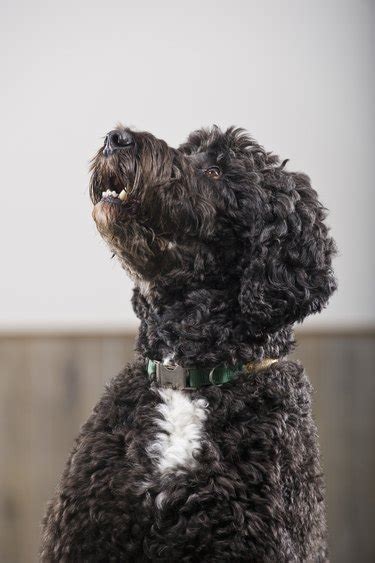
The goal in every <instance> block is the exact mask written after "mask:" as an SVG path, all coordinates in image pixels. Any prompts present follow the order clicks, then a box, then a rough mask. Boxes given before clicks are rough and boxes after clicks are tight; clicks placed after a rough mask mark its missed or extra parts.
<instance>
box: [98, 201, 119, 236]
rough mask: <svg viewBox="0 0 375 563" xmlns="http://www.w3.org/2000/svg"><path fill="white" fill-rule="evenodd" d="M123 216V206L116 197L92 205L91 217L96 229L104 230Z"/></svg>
mask: <svg viewBox="0 0 375 563" xmlns="http://www.w3.org/2000/svg"><path fill="white" fill-rule="evenodd" d="M123 215H124V205H123V202H122V201H121V200H119V199H118V197H106V198H103V199H101V200H100V201H99V202H98V203H97V204H96V205H94V208H93V211H92V216H93V218H94V221H95V223H96V225H97V226H98V228H101V229H105V228H107V227H109V226H110V225H111V224H113V223H116V222H118V221H119V220H120V219H121V217H122V216H123Z"/></svg>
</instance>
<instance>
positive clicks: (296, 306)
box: [91, 127, 336, 334]
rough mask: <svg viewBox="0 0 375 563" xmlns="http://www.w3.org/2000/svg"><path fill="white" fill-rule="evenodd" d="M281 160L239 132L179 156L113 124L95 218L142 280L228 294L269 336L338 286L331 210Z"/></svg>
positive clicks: (97, 169) (252, 325)
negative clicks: (330, 231) (328, 216)
mask: <svg viewBox="0 0 375 563" xmlns="http://www.w3.org/2000/svg"><path fill="white" fill-rule="evenodd" d="M285 164H286V163H285V162H283V163H280V161H279V158H278V157H277V156H275V155H272V154H270V153H267V152H266V151H265V150H264V149H263V148H262V147H261V146H260V145H258V144H257V143H256V142H255V141H254V140H253V139H251V138H250V137H249V136H248V135H246V134H245V133H244V131H243V130H241V129H235V128H230V129H228V130H227V131H226V132H222V131H221V130H220V129H219V128H217V127H213V128H212V129H210V130H205V129H202V130H199V131H196V132H194V133H192V134H191V135H190V136H189V138H188V140H187V142H186V143H185V144H183V145H181V146H180V147H179V149H178V150H176V149H173V148H171V147H169V146H168V145H167V144H166V143H165V142H164V141H162V140H159V139H156V138H155V137H154V136H153V135H151V134H149V133H139V132H134V131H131V130H129V129H125V128H123V127H118V128H117V129H116V130H114V131H112V132H110V133H109V134H108V135H107V137H106V140H105V143H104V146H103V147H102V148H101V149H100V150H99V151H98V153H97V155H96V157H95V158H94V160H93V165H92V171H93V174H92V179H91V198H92V201H93V203H94V210H93V216H94V219H95V222H96V224H97V227H98V229H99V231H100V233H101V235H102V236H103V237H104V239H105V240H106V241H107V242H108V244H109V246H110V247H111V249H112V251H113V252H114V253H115V254H116V255H117V256H118V257H119V259H120V261H121V262H122V264H123V266H124V267H125V269H127V270H128V271H129V272H130V273H131V275H132V276H133V278H134V279H135V280H136V283H140V282H149V283H151V284H152V285H153V286H154V287H158V286H163V287H165V286H167V285H168V283H169V284H171V285H174V287H175V290H176V291H180V292H181V291H184V289H189V288H192V287H193V288H196V289H199V288H202V289H209V288H212V289H218V288H220V289H225V290H226V291H227V293H228V301H230V302H231V306H232V307H235V313H237V314H238V315H239V317H241V318H242V319H243V320H244V322H246V325H247V326H248V328H249V329H250V330H251V332H253V333H254V334H259V333H262V332H265V331H266V332H274V331H276V330H278V329H279V328H281V327H283V326H285V325H288V324H291V323H293V322H295V321H301V320H302V319H303V318H304V317H306V316H307V315H308V314H310V313H315V312H318V311H320V310H321V309H322V308H323V307H324V305H325V304H326V302H327V300H328V298H329V296H330V295H331V293H332V292H333V291H334V289H335V287H336V285H335V279H334V277H333V273H332V269H331V258H332V256H333V254H334V252H335V245H334V242H333V240H332V239H331V238H330V237H329V234H328V228H327V227H326V225H325V223H324V220H325V216H326V213H325V210H324V208H323V207H322V205H321V204H320V203H319V201H318V199H317V194H316V192H315V190H314V189H313V188H312V187H311V185H310V180H309V178H308V177H307V176H306V175H305V174H301V173H294V172H289V171H287V170H285Z"/></svg>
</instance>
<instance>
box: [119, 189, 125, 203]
mask: <svg viewBox="0 0 375 563" xmlns="http://www.w3.org/2000/svg"><path fill="white" fill-rule="evenodd" d="M118 197H119V199H121V201H125V200H126V198H127V193H126V191H125V190H122V191H121V192H120V193H119V194H118Z"/></svg>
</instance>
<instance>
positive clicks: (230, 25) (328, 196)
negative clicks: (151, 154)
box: [0, 0, 375, 330]
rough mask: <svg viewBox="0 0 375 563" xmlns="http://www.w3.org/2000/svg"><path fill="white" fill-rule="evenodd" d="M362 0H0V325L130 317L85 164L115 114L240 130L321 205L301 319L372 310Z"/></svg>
mask: <svg viewBox="0 0 375 563" xmlns="http://www.w3.org/2000/svg"><path fill="white" fill-rule="evenodd" d="M374 7H375V4H374V3H373V2H371V1H358V0H353V1H343V0H336V1H335V0H330V1H327V0H321V1H318V0H315V1H314V2H309V1H307V0H304V1H301V0H288V1H285V2H279V1H278V0H275V1H263V2H259V1H256V0H254V1H249V0H246V1H238V0H232V1H231V2H227V1H220V0H206V1H205V2H202V1H198V0H190V1H189V2H178V1H176V0H168V1H167V0H158V1H152V0H149V1H145V0H137V1H136V0H132V1H129V0H119V1H111V0H107V1H106V2H104V1H103V0H101V1H97V0H79V1H70V0H69V1H67V0H64V1H63V2H58V1H48V0H45V1H38V0H33V2H28V1H24V2H22V1H13V2H5V1H4V0H2V2H1V30H0V31H1V43H2V45H1V51H0V56H1V59H2V63H1V67H2V69H1V78H2V89H1V96H2V100H1V104H0V111H1V136H0V142H1V147H0V149H1V150H0V154H1V159H2V164H1V177H2V192H1V200H0V201H1V203H0V205H1V207H0V209H1V221H0V229H1V232H0V240H1V245H2V248H1V255H2V260H1V265H2V268H1V276H0V280H1V282H0V283H1V292H0V311H1V319H0V328H1V329H3V330H9V329H17V330H23V329H28V328H40V329H48V328H55V329H61V328H73V329H87V328H91V329H106V328H114V329H116V328H118V327H121V328H126V327H132V326H134V323H135V322H136V321H135V317H134V316H133V313H132V310H131V306H130V302H129V300H130V295H131V283H130V281H129V280H128V279H127V277H126V275H125V273H124V272H123V271H122V270H121V269H120V267H119V265H118V264H117V263H116V262H115V261H114V260H110V253H109V251H108V250H107V249H106V247H105V246H104V243H102V242H101V240H100V238H99V235H97V233H96V230H95V227H94V224H93V221H92V220H91V206H90V203H89V198H88V190H87V186H88V161H89V158H90V157H91V156H92V155H93V154H94V152H95V150H96V149H97V147H98V146H99V143H101V142H102V138H103V135H104V134H105V132H106V131H107V130H109V129H111V128H112V127H113V125H114V124H115V123H116V122H117V121H119V120H121V121H123V122H124V123H125V124H128V125H134V126H136V127H137V128H139V129H148V130H150V131H151V132H153V133H154V134H156V135H157V136H160V137H162V138H164V139H165V140H166V141H168V142H169V143H170V144H172V145H176V144H178V143H179V142H181V141H182V140H183V139H184V138H185V137H186V135H187V133H188V132H189V131H191V130H193V129H195V128H197V127H200V126H201V125H210V124H212V123H217V124H219V125H221V126H223V127H226V126H228V125H230V124H236V125H240V126H242V127H245V128H247V129H248V130H249V131H250V132H251V133H252V134H253V135H254V136H255V138H256V139H257V140H258V141H259V142H261V143H262V144H264V145H265V146H266V147H267V149H270V150H274V151H276V152H277V153H279V154H280V155H281V156H282V158H290V163H289V168H290V169H292V168H293V169H301V170H304V171H306V172H308V173H309V174H310V176H311V177H312V180H313V184H314V185H315V187H316V188H317V189H318V191H319V193H320V195H321V199H322V201H323V202H324V203H325V205H326V206H327V207H328V208H329V209H330V210H331V214H330V224H331V226H332V229H333V233H334V235H335V238H336V239H337V242H338V245H339V248H340V257H339V259H337V261H336V269H337V274H338V277H339V281H340V291H339V292H338V293H337V295H336V296H335V297H334V298H333V299H332V302H331V305H330V307H329V308H328V309H327V311H326V312H325V313H324V314H323V315H321V316H320V317H318V318H316V319H313V320H312V321H309V322H311V323H312V324H315V325H319V326H322V325H324V326H328V325H334V326H336V325H338V324H346V325H361V324H362V325H363V324H369V323H372V322H373V321H374V319H375V311H374V308H375V307H374V297H373V274H374V252H373V237H372V234H373V233H372V231H373V229H372V223H373V209H374V203H375V202H374V186H373V184H374V180H373V177H372V176H373V170H372V169H373V162H374V159H375V157H374V137H375V134H374V99H375V96H374V93H375V92H374V90H375V88H374V70H373V69H374V65H373V61H372V60H371V58H372V54H373V46H374V45H373V39H372V37H373V35H374V12H375V10H374Z"/></svg>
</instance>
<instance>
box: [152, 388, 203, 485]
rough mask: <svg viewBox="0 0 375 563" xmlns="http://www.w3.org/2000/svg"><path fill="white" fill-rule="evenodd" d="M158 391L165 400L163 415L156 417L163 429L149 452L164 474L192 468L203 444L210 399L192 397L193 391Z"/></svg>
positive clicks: (159, 407)
mask: <svg viewBox="0 0 375 563" xmlns="http://www.w3.org/2000/svg"><path fill="white" fill-rule="evenodd" d="M157 392H158V393H159V395H160V397H161V398H162V400H163V402H162V403H160V404H159V405H158V406H157V410H158V411H159V413H160V415H161V417H160V418H157V419H156V423H157V425H158V426H159V428H160V430H161V432H159V433H158V434H157V435H156V439H155V441H154V442H153V443H152V444H150V445H149V446H148V448H147V452H148V454H149V455H150V457H152V458H153V459H154V460H155V462H156V464H157V467H158V470H159V471H160V473H161V474H162V476H163V475H168V474H170V473H174V474H176V473H178V472H179V471H182V472H183V471H186V470H187V469H192V468H194V467H195V466H196V458H195V456H196V454H197V453H198V452H199V450H200V448H201V442H202V437H203V432H204V422H205V420H206V418H207V414H208V403H207V401H205V399H195V400H191V399H190V397H189V395H186V394H185V393H183V392H182V391H178V390H174V389H159V390H158V391H157Z"/></svg>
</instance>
